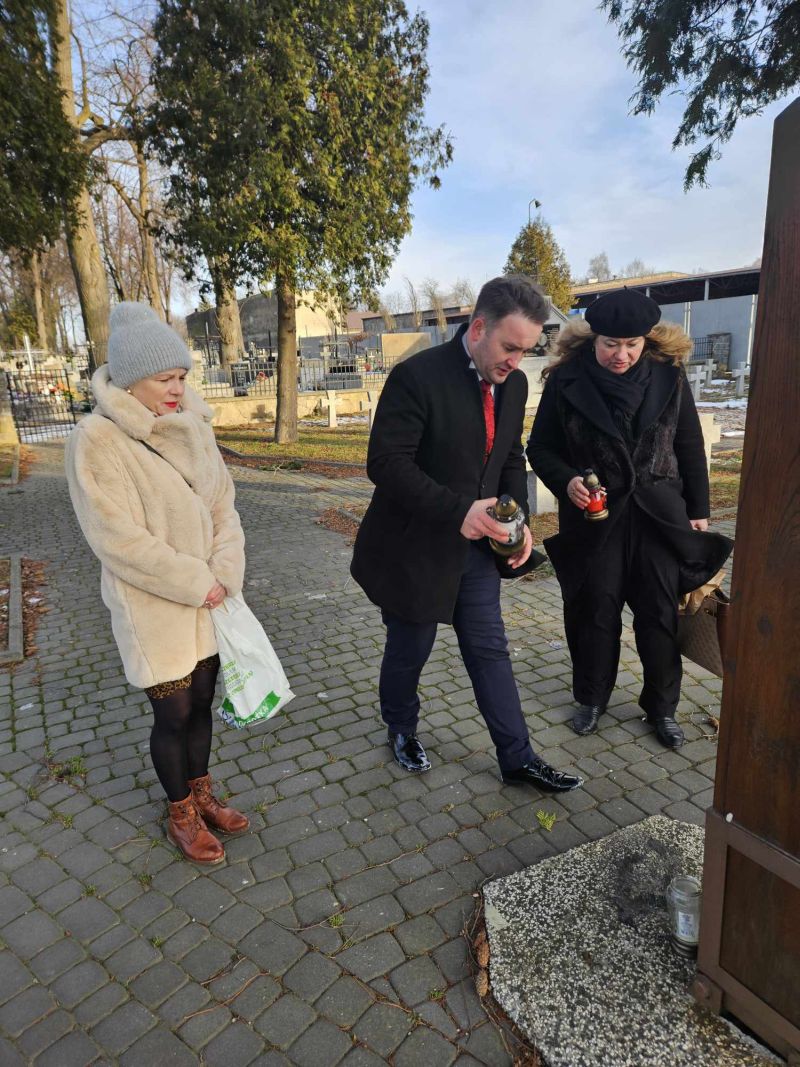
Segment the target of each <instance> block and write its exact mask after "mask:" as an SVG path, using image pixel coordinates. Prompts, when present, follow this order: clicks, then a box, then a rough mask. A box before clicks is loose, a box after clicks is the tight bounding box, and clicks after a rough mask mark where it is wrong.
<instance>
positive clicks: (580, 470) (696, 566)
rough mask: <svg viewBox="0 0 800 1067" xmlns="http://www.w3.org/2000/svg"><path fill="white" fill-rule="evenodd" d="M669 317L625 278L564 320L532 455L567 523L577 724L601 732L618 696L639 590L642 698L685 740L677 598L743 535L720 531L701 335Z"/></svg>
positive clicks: (555, 554)
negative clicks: (697, 384)
mask: <svg viewBox="0 0 800 1067" xmlns="http://www.w3.org/2000/svg"><path fill="white" fill-rule="evenodd" d="M660 318H661V309H660V308H659V307H658V304H656V302H655V301H654V300H651V299H650V298H649V297H646V296H644V295H643V294H641V293H638V292H635V291H633V290H628V289H622V290H619V291H617V292H614V293H609V294H607V295H606V296H603V297H600V298H599V299H598V300H596V301H595V302H594V303H593V304H592V305H590V307H589V308H588V309H587V311H586V316H585V320H578V321H575V322H573V323H570V325H569V326H568V327H567V328H566V329H565V330H563V331H562V333H561V335H560V336H559V340H558V347H557V351H556V355H557V359H556V362H555V363H554V364H552V365H551V366H550V367H548V368H547V369H546V371H545V376H546V385H545V388H544V392H543V394H542V398H541V402H540V404H539V408H538V411H537V413H536V419H535V421H534V424H533V429H532V431H531V436H530V439H529V441H528V447H527V455H528V458H529V460H530V464H531V467H532V468H533V470H534V471H535V473H536V475H537V477H539V478H541V480H542V481H543V482H544V484H545V485H546V486H547V487H548V489H550V491H551V492H552V493H553V494H554V495H555V496H556V498H557V499H558V502H559V532H558V534H556V536H555V537H551V538H548V539H547V540H546V541H545V547H546V548H547V552H548V555H549V556H550V558H551V560H552V562H553V566H554V567H555V570H556V574H557V576H558V580H559V582H560V584H561V591H562V595H563V598H564V625H565V630H566V635H567V643H568V645H569V650H570V654H571V656H572V666H573V693H574V696H575V700H576V701H577V703H578V705H579V707H578V710H577V711H576V713H575V716H574V718H573V720H572V727H573V729H574V730H575V732H576V733H578V734H589V733H592V732H593V731H594V730H595V729H597V724H598V720H599V718H600V716H601V715H602V713H603V712H604V711H605V709H606V706H607V704H608V701H609V698H610V696H611V693H612V692H613V689H614V684H615V682H616V677H617V668H618V665H619V652H620V635H621V632H622V609H623V607H624V605H625V603H627V604H628V605H629V606H630V608H631V610H632V612H633V629H634V634H635V637H636V648H637V651H638V653H639V657H640V659H641V661H642V668H643V672H644V685H643V687H642V692H641V695H640V697H639V704H640V706H641V707H642V708H643V710H644V711H645V713H646V715H647V718H648V721H649V722H651V723H652V724H653V725H654V726H655V729H656V734H657V736H658V738H659V740H660V741H661V742H662V743H663V744H664V745H666V746H667V747H669V748H678V747H679V746H680V745H682V744H683V741H684V736H683V731H682V730H681V728H680V726H679V725H678V723H677V722H676V720H675V709H676V707H677V704H678V700H679V698H680V687H681V677H682V664H681V657H680V652H679V651H678V646H677V639H676V635H677V627H678V598H679V596H680V595H681V594H682V593H685V592H689V591H690V590H692V589H696V588H697V587H698V586H700V585H702V584H703V583H704V582H705V581H707V580H708V579H709V578H710V577H711V576H712V575H714V574H715V573H716V572H717V571H718V570H719V568H720V567H721V566H722V564H723V563H724V562H725V560H726V559H727V557H728V555H729V554H730V551H731V548H732V547H733V543H732V542H731V541H730V540H729V539H728V538H726V537H723V536H722V535H721V534H718V533H711V532H708V515H709V488H708V472H707V468H706V459H705V450H704V445H703V435H702V431H701V429H700V420H699V418H698V416H697V410H696V408H695V405H694V400H693V398H692V394H691V391H690V389H689V386H688V384H687V382H686V375H685V372H684V369H683V361H684V360H685V359H686V357H687V355H688V354H689V352H690V351H691V347H692V342H691V339H690V338H689V337H687V336H686V334H685V333H684V332H683V330H682V329H681V328H680V327H679V326H676V325H673V324H671V323H659V320H660ZM589 468H591V470H593V471H594V472H595V473H596V474H597V475H598V477H599V479H600V482H601V484H602V485H603V486H604V487H605V488H606V490H607V493H608V513H609V514H608V518H607V519H605V520H600V521H593V522H587V521H586V519H585V517H584V509H585V507H586V505H587V504H588V502H589V493H588V491H587V489H586V487H585V486H584V484H583V475H584V473H585V471H586V470H587V469H589Z"/></svg>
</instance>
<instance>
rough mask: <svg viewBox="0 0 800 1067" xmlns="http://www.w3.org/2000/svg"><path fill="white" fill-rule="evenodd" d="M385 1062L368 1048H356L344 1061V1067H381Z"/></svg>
mask: <svg viewBox="0 0 800 1067" xmlns="http://www.w3.org/2000/svg"><path fill="white" fill-rule="evenodd" d="M384 1062H385V1061H384V1060H383V1059H381V1057H380V1056H376V1055H375V1053H374V1052H371V1051H370V1050H369V1049H368V1048H364V1047H363V1046H360V1045H359V1046H356V1048H354V1049H353V1050H352V1052H349V1053H348V1054H347V1056H345V1058H344V1059H343V1060H342V1065H343V1067H381V1065H382V1064H383V1063H384Z"/></svg>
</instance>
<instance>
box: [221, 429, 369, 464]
mask: <svg viewBox="0 0 800 1067" xmlns="http://www.w3.org/2000/svg"><path fill="white" fill-rule="evenodd" d="M215 433H216V437H217V441H218V442H219V443H220V444H221V445H227V446H228V448H233V449H235V450H236V451H237V452H242V453H244V454H245V455H247V456H258V457H259V458H263V459H267V460H270V461H272V462H273V463H274V462H286V461H291V460H318V461H322V462H325V461H326V460H328V461H329V462H333V463H352V464H354V465H356V466H360V467H362V466H364V465H365V464H366V462H367V441H368V439H369V431H368V429H367V427H366V426H364V427H360V426H356V427H354V426H342V427H337V428H336V429H335V430H334V429H328V428H327V427H324V426H319V427H317V426H315V427H313V428H312V429H302V428H301V429H300V432H299V435H298V436H299V440H298V441H297V443H296V444H293V445H279V444H276V443H275V442H274V441H273V440H272V433H273V429H272V427H260V428H259V429H252V428H250V427H226V428H223V429H218V430H215Z"/></svg>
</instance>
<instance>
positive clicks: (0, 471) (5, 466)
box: [0, 445, 17, 479]
mask: <svg viewBox="0 0 800 1067" xmlns="http://www.w3.org/2000/svg"><path fill="white" fill-rule="evenodd" d="M16 456H17V446H16V445H0V479H7V478H10V477H11V475H12V474H13V472H14V460H15V459H16Z"/></svg>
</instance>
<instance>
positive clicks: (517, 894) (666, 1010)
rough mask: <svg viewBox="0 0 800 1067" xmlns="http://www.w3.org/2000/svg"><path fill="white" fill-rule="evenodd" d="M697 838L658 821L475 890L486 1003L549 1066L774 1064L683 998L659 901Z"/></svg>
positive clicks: (683, 979) (697, 870) (695, 866)
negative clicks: (481, 909)
mask: <svg viewBox="0 0 800 1067" xmlns="http://www.w3.org/2000/svg"><path fill="white" fill-rule="evenodd" d="M703 837H704V834H703V831H702V830H701V829H700V828H699V827H697V826H692V825H689V824H688V823H681V822H676V821H674V820H672V819H668V818H666V817H664V816H661V815H655V816H653V817H652V818H649V819H645V820H644V821H642V822H640V823H636V824H634V825H632V826H628V827H625V828H624V829H622V830H618V831H617V832H616V833H613V834H610V835H609V836H608V837H605V838H603V839H602V840H600V841H596V842H594V843H592V844H588V845H582V846H580V847H578V848H574V849H571V850H570V851H569V852H565V853H563V854H561V855H560V856H556V857H554V858H552V859H547V860H544V861H543V862H541V863H538V864H536V865H535V866H533V867H529V868H528V869H527V870H524V871H520V872H519V873H517V874H512V875H509V876H508V877H506V878H500V879H498V880H497V881H494V882H491V883H489V884H488V885H487V886H485V887H484V904H485V915H486V929H487V933H488V936H489V945H490V950H491V954H490V978H491V988H492V993H493V994H494V997H495V999H496V1000H497V1001H498V1003H499V1004H500V1005H501V1007H502V1008H503V1009H504V1011H505V1012H506V1013H507V1014H508V1015H509V1016H510V1017H511V1018H512V1019H513V1020H514V1022H515V1023H516V1024H517V1025H518V1026H519V1028H520V1030H521V1031H522V1032H523V1033H524V1034H525V1036H526V1037H527V1038H528V1039H529V1040H530V1041H531V1043H532V1044H533V1045H535V1047H536V1048H537V1049H538V1051H539V1052H540V1053H541V1055H542V1056H543V1057H544V1059H545V1061H546V1063H547V1064H548V1067H578V1065H580V1067H761V1065H762V1064H764V1065H766V1064H771V1063H781V1062H782V1061H781V1060H779V1059H778V1058H777V1057H775V1056H773V1055H772V1054H771V1053H770V1052H768V1051H767V1050H766V1049H764V1048H762V1047H761V1046H760V1045H757V1044H756V1043H755V1042H754V1041H752V1040H751V1039H750V1038H749V1037H747V1036H746V1035H745V1034H743V1033H742V1032H741V1031H740V1030H738V1029H737V1028H736V1027H734V1026H733V1025H732V1024H730V1023H728V1022H726V1021H725V1020H723V1019H720V1018H718V1017H717V1016H715V1015H712V1014H710V1013H709V1012H707V1011H705V1010H704V1009H702V1008H700V1007H699V1006H698V1005H697V1003H696V1002H695V1001H694V999H693V998H692V997H691V995H690V993H689V988H690V986H691V982H692V979H693V977H694V972H695V964H694V962H693V961H687V960H684V959H682V958H680V957H679V956H677V955H676V954H675V953H674V952H673V950H672V949H671V947H670V943H669V928H668V920H667V912H666V904H665V899H664V894H665V890H666V887H667V885H668V884H669V881H670V879H671V878H672V877H673V876H674V875H675V874H677V873H678V872H681V871H683V872H686V873H689V874H694V875H697V876H701V874H702V860H703Z"/></svg>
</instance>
